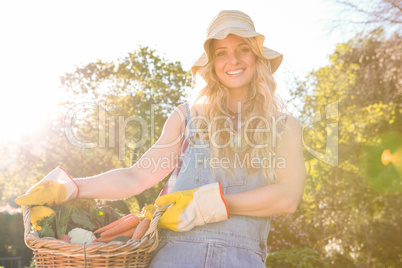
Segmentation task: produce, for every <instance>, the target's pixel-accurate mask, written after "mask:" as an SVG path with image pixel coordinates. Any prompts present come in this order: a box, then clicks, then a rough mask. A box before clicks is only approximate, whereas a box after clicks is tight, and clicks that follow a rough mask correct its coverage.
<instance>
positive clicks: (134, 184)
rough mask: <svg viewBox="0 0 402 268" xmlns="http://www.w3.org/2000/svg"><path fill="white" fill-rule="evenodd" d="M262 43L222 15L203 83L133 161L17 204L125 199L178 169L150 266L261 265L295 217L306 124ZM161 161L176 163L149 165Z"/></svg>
mask: <svg viewBox="0 0 402 268" xmlns="http://www.w3.org/2000/svg"><path fill="white" fill-rule="evenodd" d="M263 42H264V36H263V35H261V34H259V33H257V32H256V31H255V29H254V25H253V22H252V20H251V19H250V18H249V16H247V15H246V14H244V13H242V12H240V11H222V12H220V13H219V14H218V15H217V16H216V17H215V18H214V19H213V20H212V22H211V24H210V26H209V27H208V36H207V39H206V41H205V43H204V49H205V53H204V54H203V55H202V57H201V58H200V59H199V60H198V61H197V62H196V63H195V64H194V66H193V67H192V72H193V76H194V78H195V77H196V76H197V75H199V76H200V77H202V78H203V79H204V80H205V82H206V86H205V87H204V88H202V89H201V90H199V91H198V92H197V94H195V95H194V96H193V98H192V99H191V101H189V102H188V103H186V104H183V105H180V106H178V107H177V108H176V109H175V110H174V111H173V112H172V114H171V115H170V116H169V118H168V119H167V121H166V123H165V126H164V129H163V132H162V134H161V136H160V138H159V140H158V141H157V142H156V143H155V144H154V145H153V146H152V148H151V149H149V150H148V151H147V152H146V153H145V154H144V155H143V156H142V157H141V159H140V160H139V161H138V162H137V163H136V164H134V165H133V166H132V167H131V168H127V169H118V170H112V171H109V172H107V173H104V174H100V175H97V176H94V177H90V178H80V179H74V180H71V179H70V178H68V176H67V175H66V173H65V172H64V171H63V170H62V169H60V168H58V169H56V170H55V171H53V172H52V173H51V174H49V175H48V176H47V177H46V178H45V179H43V180H42V181H41V182H39V183H38V184H37V185H35V186H34V187H32V188H31V190H29V191H28V193H27V194H26V195H24V196H22V197H19V198H18V199H17V200H16V202H17V203H18V204H20V205H29V204H51V203H62V202H64V201H66V200H70V199H73V198H76V197H78V195H79V197H81V198H97V199H109V200H116V199H122V198H127V197H130V196H133V195H137V194H140V193H141V192H142V191H144V190H145V189H147V188H149V187H151V186H153V185H154V184H156V183H157V182H159V181H160V180H161V179H162V178H164V177H165V176H166V175H168V174H169V172H171V170H172V169H173V168H174V167H176V169H175V173H174V174H173V175H172V177H171V179H170V180H169V183H168V185H167V187H165V189H164V191H163V195H161V196H160V197H159V198H158V199H157V200H156V201H155V204H156V205H157V206H166V207H168V209H167V210H166V211H165V213H164V214H163V216H162V217H161V219H160V221H159V224H158V226H159V227H160V228H162V230H161V236H162V240H161V243H160V245H159V246H158V248H157V249H156V250H155V251H154V253H153V259H152V262H151V265H150V266H151V267H246V265H247V266H249V267H265V266H264V260H265V257H266V251H267V245H266V240H267V236H268V232H269V226H270V216H272V215H279V214H284V213H293V212H294V211H295V210H296V208H297V206H298V203H299V202H300V200H301V197H302V193H303V188H304V181H305V166H304V162H303V154H302V139H301V129H300V125H299V124H298V122H297V121H296V119H295V118H293V117H292V116H289V115H285V114H283V113H281V109H282V105H281V103H280V101H279V100H278V99H277V98H276V97H275V89H276V85H275V81H274V79H273V77H272V74H273V73H274V72H275V71H276V70H277V68H278V67H279V65H280V63H281V61H282V55H281V54H279V53H278V52H276V51H273V50H271V49H268V48H266V47H263ZM183 128H185V133H184V135H182V134H183V133H182V132H181V130H182V129H183ZM172 155H173V157H172ZM157 159H170V166H169V167H167V166H166V165H163V166H155V164H153V165H149V163H160V162H159V161H157ZM150 160H154V161H150ZM171 184H173V190H172V187H169V186H172V185H171ZM38 186H39V187H38ZM78 192H79V193H78Z"/></svg>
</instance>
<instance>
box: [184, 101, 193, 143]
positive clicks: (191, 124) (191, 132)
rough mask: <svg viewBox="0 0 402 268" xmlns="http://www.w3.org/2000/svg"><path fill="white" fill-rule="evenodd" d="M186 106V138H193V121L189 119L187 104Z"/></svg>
mask: <svg viewBox="0 0 402 268" xmlns="http://www.w3.org/2000/svg"><path fill="white" fill-rule="evenodd" d="M185 105H186V119H187V126H188V138H192V137H194V132H195V131H194V125H193V120H192V119H191V113H190V107H189V104H188V102H186V103H185Z"/></svg>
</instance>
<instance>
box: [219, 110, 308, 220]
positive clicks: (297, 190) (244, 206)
mask: <svg viewBox="0 0 402 268" xmlns="http://www.w3.org/2000/svg"><path fill="white" fill-rule="evenodd" d="M286 125H287V128H286V129H285V131H284V133H283V134H282V142H281V145H280V146H279V147H278V148H277V154H276V156H277V157H283V159H284V161H285V163H286V165H285V168H276V169H275V174H276V183H275V184H270V185H266V186H263V187H260V188H257V189H254V190H251V191H248V192H244V193H237V194H228V195H224V199H225V201H226V204H227V207H228V209H229V213H230V214H231V215H247V216H260V217H262V216H273V215H280V214H285V213H294V212H295V211H296V209H297V206H298V204H299V203H300V201H301V198H302V195H303V190H304V183H305V179H306V168H305V165H304V159H303V144H302V131H301V127H300V124H299V123H298V122H297V120H296V119H295V118H294V117H292V116H288V119H287V123H286Z"/></svg>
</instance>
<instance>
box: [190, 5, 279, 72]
mask: <svg viewBox="0 0 402 268" xmlns="http://www.w3.org/2000/svg"><path fill="white" fill-rule="evenodd" d="M229 34H235V35H238V36H241V37H246V38H247V37H255V38H256V39H257V43H258V47H259V49H260V51H261V54H262V55H264V58H265V59H267V60H268V61H269V62H270V64H271V71H272V73H274V72H275V71H276V70H277V69H278V67H279V65H281V62H282V59H283V55H282V54H280V53H278V52H276V51H274V50H272V49H269V48H267V47H264V46H263V44H264V40H265V37H264V36H263V35H262V34H260V33H257V32H256V31H255V28H254V23H253V21H252V20H251V18H250V17H249V16H248V15H247V14H245V13H243V12H241V11H237V10H224V11H221V12H219V14H218V15H216V17H215V18H213V20H212V22H211V23H210V24H209V26H208V29H207V38H206V40H205V42H204V50H205V52H204V53H203V54H202V56H201V57H200V58H199V59H198V60H197V61H196V62H195V63H194V65H193V67H191V72H192V73H193V76H195V75H196V73H197V71H198V70H199V69H200V68H201V67H202V66H205V65H206V64H207V63H208V55H207V53H208V52H209V45H210V42H211V40H212V39H225V38H226V37H227V36H228V35H229Z"/></svg>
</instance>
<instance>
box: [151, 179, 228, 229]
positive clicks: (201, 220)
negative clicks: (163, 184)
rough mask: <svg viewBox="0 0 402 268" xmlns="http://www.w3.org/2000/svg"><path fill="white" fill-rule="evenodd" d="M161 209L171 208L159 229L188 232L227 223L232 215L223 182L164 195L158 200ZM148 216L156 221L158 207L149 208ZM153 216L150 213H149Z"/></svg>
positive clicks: (162, 219)
mask: <svg viewBox="0 0 402 268" xmlns="http://www.w3.org/2000/svg"><path fill="white" fill-rule="evenodd" d="M155 204H156V205H157V206H158V207H164V206H168V205H169V207H168V209H167V210H166V211H165V212H164V213H163V215H162V217H161V218H160V219H159V222H158V227H159V228H163V229H171V230H173V231H176V232H185V231H189V230H191V229H193V228H194V227H195V226H200V225H204V224H207V223H213V222H219V221H223V220H227V219H228V218H229V213H228V210H227V207H226V204H225V200H224V199H223V194H222V187H221V185H220V183H219V182H216V183H211V184H207V185H204V186H202V187H199V188H196V189H193V190H187V191H178V192H174V193H171V194H167V195H163V196H161V197H158V198H157V199H156V200H155ZM147 210H149V211H148V213H147V211H146V212H145V215H146V216H147V218H148V219H149V217H150V216H151V217H152V214H153V212H154V211H155V207H153V206H148V207H147ZM149 212H150V213H149Z"/></svg>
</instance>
